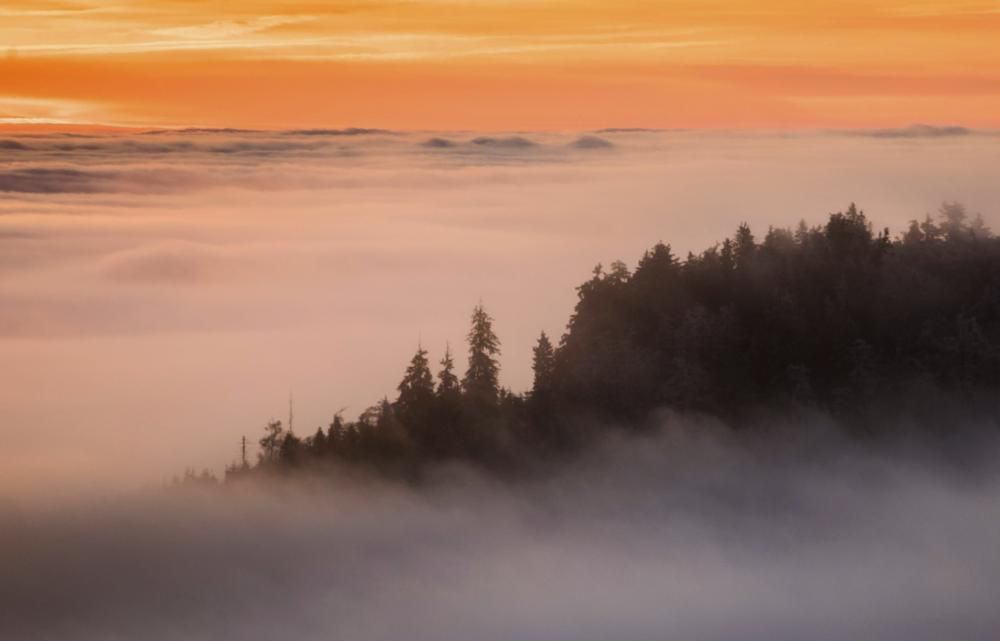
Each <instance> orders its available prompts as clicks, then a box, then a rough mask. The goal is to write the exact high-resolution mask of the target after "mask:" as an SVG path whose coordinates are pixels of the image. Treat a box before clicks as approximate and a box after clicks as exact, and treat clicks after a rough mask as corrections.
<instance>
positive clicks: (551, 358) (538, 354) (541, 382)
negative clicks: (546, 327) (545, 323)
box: [532, 332, 555, 394]
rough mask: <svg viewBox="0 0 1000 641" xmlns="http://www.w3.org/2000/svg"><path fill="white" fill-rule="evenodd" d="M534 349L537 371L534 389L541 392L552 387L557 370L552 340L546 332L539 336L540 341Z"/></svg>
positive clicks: (537, 392)
mask: <svg viewBox="0 0 1000 641" xmlns="http://www.w3.org/2000/svg"><path fill="white" fill-rule="evenodd" d="M533 351H534V359H533V361H532V368H533V369H534V371H535V384H534V386H533V388H532V391H533V393H535V394H539V393H544V392H546V391H548V390H550V389H551V388H552V380H553V374H554V370H555V352H554V350H553V349H552V342H551V341H550V340H549V337H548V336H547V335H546V334H545V332H542V334H541V336H539V337H538V343H537V344H536V345H535V348H534V350H533Z"/></svg>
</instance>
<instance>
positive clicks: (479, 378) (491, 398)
mask: <svg viewBox="0 0 1000 641" xmlns="http://www.w3.org/2000/svg"><path fill="white" fill-rule="evenodd" d="M468 341H469V368H468V370H467V371H466V372H465V378H464V379H463V380H462V387H463V389H464V390H465V393H466V394H467V395H469V397H470V398H471V399H472V400H473V401H475V402H479V403H485V404H488V405H495V404H496V402H497V398H498V395H499V392H500V383H499V378H500V365H499V363H498V362H497V359H496V357H497V355H499V354H500V339H498V338H497V335H496V334H495V333H494V332H493V318H492V317H490V315H489V314H487V313H486V310H485V309H483V306H482V304H480V305H476V307H475V309H473V310H472V327H471V328H470V329H469V335H468Z"/></svg>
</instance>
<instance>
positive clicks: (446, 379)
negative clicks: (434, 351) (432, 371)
mask: <svg viewBox="0 0 1000 641" xmlns="http://www.w3.org/2000/svg"><path fill="white" fill-rule="evenodd" d="M461 391H462V387H461V383H459V380H458V376H456V375H455V361H454V359H452V357H451V346H450V345H447V344H446V345H445V348H444V357H443V358H442V359H441V371H440V372H438V385H437V395H438V396H439V397H440V398H454V397H456V396H458V394H460V393H461Z"/></svg>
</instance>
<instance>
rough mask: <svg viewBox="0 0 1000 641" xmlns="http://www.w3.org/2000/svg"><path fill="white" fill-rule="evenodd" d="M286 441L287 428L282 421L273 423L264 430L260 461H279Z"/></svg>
mask: <svg viewBox="0 0 1000 641" xmlns="http://www.w3.org/2000/svg"><path fill="white" fill-rule="evenodd" d="M284 440H285V428H284V426H283V425H282V424H281V421H271V422H270V423H268V424H267V426H266V427H265V428H264V436H263V437H261V439H260V441H259V442H260V459H261V461H262V462H266V463H271V462H275V461H277V460H278V454H279V452H280V451H281V444H282V443H283V442H284Z"/></svg>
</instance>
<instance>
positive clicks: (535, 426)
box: [230, 203, 1000, 475]
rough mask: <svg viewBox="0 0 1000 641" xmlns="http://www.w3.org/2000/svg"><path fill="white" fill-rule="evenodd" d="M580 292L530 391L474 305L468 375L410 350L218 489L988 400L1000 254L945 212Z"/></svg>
mask: <svg viewBox="0 0 1000 641" xmlns="http://www.w3.org/2000/svg"><path fill="white" fill-rule="evenodd" d="M578 293H579V300H578V302H577V305H576V309H575V311H574V313H573V315H572V317H571V318H570V320H569V323H568V325H567V328H566V331H565V334H564V335H563V336H562V338H561V340H560V341H559V342H558V344H557V345H553V343H552V341H551V340H550V339H549V338H548V336H546V335H545V334H544V333H542V335H541V336H540V338H539V340H538V343H537V345H535V347H534V368H535V381H534V386H533V388H532V389H531V390H530V391H528V392H525V393H520V394H515V393H512V392H511V391H509V390H506V389H503V388H501V387H500V385H499V368H500V365H499V360H498V357H499V355H500V342H499V340H498V338H497V336H496V334H495V332H494V329H493V320H492V318H491V317H490V316H489V314H488V313H487V312H486V311H485V310H484V309H483V307H482V306H481V305H480V306H477V307H476V308H475V310H474V311H473V314H472V322H471V328H470V330H469V334H468V336H467V345H468V363H469V365H468V369H467V371H466V372H465V375H464V376H462V377H461V378H460V377H459V375H458V374H457V373H456V372H455V371H454V363H453V360H452V355H451V353H450V351H446V352H445V353H444V354H443V356H442V358H441V360H440V361H439V365H438V368H437V371H436V372H433V371H432V365H431V358H430V357H429V355H428V353H427V351H426V350H424V349H423V348H422V347H418V349H417V352H416V354H414V356H413V358H412V360H411V361H410V363H409V365H408V366H407V367H406V369H405V372H404V375H403V378H402V380H401V381H400V383H399V386H398V389H397V393H396V395H395V398H394V399H390V398H388V397H387V398H385V399H383V400H382V401H381V402H379V403H377V404H376V405H374V406H372V407H371V408H369V409H368V410H366V411H364V412H363V413H362V414H361V415H360V416H358V417H357V418H356V419H355V420H353V421H347V420H345V419H344V417H342V416H341V415H339V414H338V415H336V416H334V417H333V420H332V422H331V423H330V425H329V426H326V427H320V428H319V429H317V430H316V432H315V433H314V434H312V435H310V436H308V437H301V436H300V435H297V434H291V433H288V432H287V431H286V430H285V428H284V426H283V425H282V424H281V423H280V422H273V423H271V424H269V425H268V426H267V430H266V433H265V436H264V438H262V439H261V440H260V445H261V453H260V459H259V462H258V464H257V465H256V466H253V467H251V466H249V465H238V466H234V467H233V468H231V469H230V473H231V474H234V475H239V474H245V473H249V472H250V471H251V470H254V469H256V470H266V469H272V470H274V469H290V468H294V467H298V466H310V467H312V466H323V465H334V464H356V465H362V466H366V467H374V468H376V469H380V470H385V471H402V472H413V471H415V470H419V468H420V467H421V466H422V465H423V464H425V463H428V462H434V461H443V460H454V459H459V460H466V461H470V462H474V463H478V464H482V465H485V466H488V467H498V468H502V467H505V466H511V465H514V464H515V463H516V462H517V461H519V460H523V459H524V458H525V457H536V456H544V455H547V454H554V453H558V452H560V451H564V450H568V449H571V448H573V447H576V446H578V445H580V444H581V443H582V442H584V441H585V440H586V438H587V437H589V435H591V434H592V433H593V431H594V430H595V427H594V426H612V425H613V426H631V427H633V428H641V426H643V425H644V424H646V421H647V419H648V418H649V417H650V415H651V414H652V413H653V412H655V411H657V410H659V409H662V408H674V409H681V410H690V411H697V412H701V413H707V414H712V415H718V416H720V417H723V418H726V419H727V420H730V421H731V422H733V423H734V424H739V422H740V418H741V417H742V416H745V415H747V414H749V413H753V412H757V411H760V410H761V409H762V408H764V409H769V410H779V411H780V410H781V409H784V408H794V407H810V408H818V409H822V410H824V411H829V412H831V413H833V414H834V415H836V416H839V417H842V418H843V419H844V421H845V423H847V424H850V423H852V422H855V423H858V424H865V418H864V417H865V416H866V413H867V412H868V411H869V410H872V409H874V408H879V409H880V410H885V409H886V408H890V407H892V405H893V404H894V403H899V402H902V399H905V398H908V397H912V396H913V395H914V394H916V395H919V394H922V393H925V392H927V391H928V390H934V391H935V393H938V392H944V393H948V394H952V395H955V396H956V397H959V398H964V397H968V398H973V397H977V396H982V395H983V394H984V393H986V394H991V393H993V392H994V391H996V390H1000V240H998V239H996V238H994V237H993V236H992V234H991V233H990V231H989V229H987V228H986V226H985V225H984V224H983V222H982V219H981V218H980V217H978V216H977V217H974V218H970V217H968V216H967V215H966V212H965V209H964V208H963V207H962V206H961V205H959V204H955V203H946V204H945V205H944V206H942V208H941V211H940V213H939V215H938V217H937V218H936V219H935V218H931V217H930V216H928V217H927V218H925V219H924V220H923V221H922V222H918V221H913V222H912V223H911V224H910V226H909V228H908V229H907V230H905V232H903V233H902V234H900V235H898V236H897V237H895V238H893V237H891V236H890V232H889V230H888V229H885V230H881V231H878V232H876V231H875V230H873V229H872V225H871V223H870V222H869V220H868V219H867V217H866V216H865V214H864V213H863V212H861V211H860V210H858V209H857V208H856V207H855V206H854V205H851V207H850V208H848V209H847V211H845V212H843V213H836V214H832V215H831V216H830V217H829V219H828V220H827V222H826V224H825V225H823V226H817V227H809V226H807V225H806V224H805V223H800V224H799V226H798V227H797V228H796V229H782V228H771V229H768V230H767V231H766V232H765V233H763V234H762V235H761V236H760V237H758V236H755V234H754V232H753V231H752V230H751V229H750V227H749V226H747V225H745V224H744V225H741V226H740V227H739V228H738V229H737V230H736V233H735V235H734V236H733V237H732V238H727V239H725V240H723V241H722V242H721V243H719V244H717V245H715V246H713V247H710V248H708V249H707V250H705V251H703V252H701V253H700V254H688V256H686V257H684V258H680V257H678V256H676V255H675V254H674V253H673V251H672V250H671V247H670V246H669V245H667V244H663V243H658V244H656V245H655V246H654V247H652V248H651V249H650V250H649V251H647V252H646V253H645V254H644V255H643V256H642V257H641V258H640V260H639V262H638V264H637V265H636V267H635V269H634V270H630V269H629V268H628V267H627V266H626V265H625V264H624V263H622V262H614V263H612V264H611V265H610V266H609V267H608V268H607V269H605V268H602V267H601V266H598V267H597V268H595V270H594V273H593V275H592V277H591V278H590V279H589V280H588V281H587V282H585V283H583V284H582V285H581V286H580V287H579V288H578ZM333 400H335V399H331V401H333ZM867 427H868V428H871V425H868V426H867Z"/></svg>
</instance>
